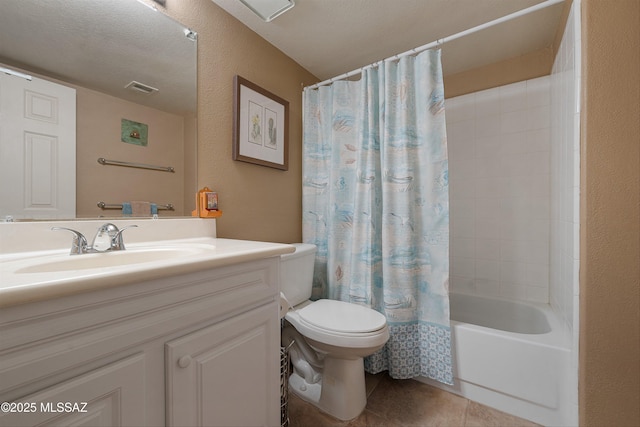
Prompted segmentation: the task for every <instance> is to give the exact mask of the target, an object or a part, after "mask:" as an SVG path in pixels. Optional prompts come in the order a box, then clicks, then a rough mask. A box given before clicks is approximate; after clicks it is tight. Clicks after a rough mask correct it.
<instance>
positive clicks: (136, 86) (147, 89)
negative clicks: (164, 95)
mask: <svg viewBox="0 0 640 427" xmlns="http://www.w3.org/2000/svg"><path fill="white" fill-rule="evenodd" d="M125 89H130V90H135V91H137V92H142V93H145V94H147V95H149V94H152V93H154V92H157V91H158V89H156V88H155V87H151V86H148V85H145V84H142V83H140V82H137V81H135V80H134V81H132V82H131V83H129V84H128V85H126V86H125Z"/></svg>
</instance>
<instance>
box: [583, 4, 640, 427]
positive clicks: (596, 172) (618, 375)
mask: <svg viewBox="0 0 640 427" xmlns="http://www.w3.org/2000/svg"><path fill="white" fill-rule="evenodd" d="M582 23H583V30H582V49H583V53H582V55H583V67H582V73H583V74H582V75H583V78H584V80H583V93H582V103H583V107H582V112H583V114H582V143H581V145H582V147H581V156H582V159H581V163H582V165H581V169H582V173H581V192H582V197H581V206H580V212H581V217H580V222H581V233H580V240H581V245H580V260H581V262H580V361H579V363H580V368H579V369H580V378H579V390H580V397H579V399H580V400H579V405H580V409H579V411H580V424H581V425H584V426H639V425H640V2H639V1H638V0H616V1H605V0H582Z"/></svg>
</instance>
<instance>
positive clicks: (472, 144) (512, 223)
mask: <svg viewBox="0 0 640 427" xmlns="http://www.w3.org/2000/svg"><path fill="white" fill-rule="evenodd" d="M550 85H551V79H550V77H542V78H539V79H534V80H528V81H524V82H519V83H515V84H511V85H508V86H503V87H499V88H494V89H489V90H485V91H481V92H476V93H473V94H469V95H463V96H459V97H456V98H450V99H447V101H446V114H447V132H448V144H449V180H450V204H451V230H452V232H451V236H452V238H451V287H452V290H454V291H457V292H465V293H475V294H482V295H489V296H491V295H494V296H500V297H505V298H510V299H519V300H529V301H536V302H548V301H549V230H550V220H551V217H550V205H551V201H550V194H551V192H550V189H549V186H550V173H551V163H550V152H551V151H550V150H551V95H550V89H551V88H550Z"/></svg>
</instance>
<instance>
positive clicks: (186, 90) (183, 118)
mask: <svg viewBox="0 0 640 427" xmlns="http://www.w3.org/2000/svg"><path fill="white" fill-rule="evenodd" d="M0 40H1V41H2V42H1V43H0V66H1V67H5V68H8V69H12V70H17V71H21V72H23V73H26V74H29V75H32V76H33V77H36V78H41V79H44V80H46V81H52V82H54V83H59V84H61V85H63V86H69V87H71V88H73V89H74V90H75V91H76V106H75V118H76V125H75V129H76V132H75V144H76V150H75V201H74V202H73V203H74V204H75V206H71V207H69V210H68V211H70V212H75V213H72V214H70V215H68V217H66V218H63V217H61V216H60V215H57V214H56V213H55V212H53V211H51V212H52V213H51V214H47V210H46V209H45V210H44V212H36V213H35V214H34V215H33V216H30V215H29V212H28V209H27V211H26V213H25V212H23V213H20V212H13V208H11V207H8V206H6V204H5V201H4V199H1V198H0V220H2V219H4V218H5V216H7V215H12V216H13V217H14V218H15V219H17V220H23V219H77V218H96V217H99V216H105V217H117V216H121V215H122V211H120V210H118V209H117V208H115V209H104V208H101V207H99V206H98V204H99V202H103V203H105V204H106V205H107V206H112V207H113V206H114V205H115V206H116V207H117V206H119V205H121V204H122V203H125V202H128V201H132V200H135V201H148V202H151V203H156V204H157V205H158V206H159V207H164V206H165V205H169V204H170V205H172V207H173V209H169V210H165V209H160V210H159V212H158V213H159V216H160V217H163V216H182V215H189V214H190V211H191V209H192V206H191V205H192V204H193V203H192V199H193V198H194V197H193V195H194V194H195V192H196V186H197V183H196V94H197V82H196V77H197V76H196V66H197V63H196V62H197V56H196V53H197V34H196V33H194V32H193V31H191V30H189V29H188V28H185V27H184V26H183V25H181V24H180V23H178V22H176V21H174V20H173V19H171V18H170V17H168V16H167V15H165V14H164V13H162V12H161V11H159V10H156V8H155V7H154V6H153V2H151V1H147V0H145V1H144V2H142V1H139V0H112V1H104V0H47V1H42V0H2V2H0ZM11 77H12V78H14V76H11ZM4 82H5V83H3V84H6V82H7V80H6V79H5V80H4ZM11 83H12V82H11ZM0 96H2V93H1V92H0ZM4 96H5V97H6V96H7V91H6V90H5V91H4ZM131 122H133V123H135V124H137V126H140V127H142V128H144V130H145V131H147V135H142V136H143V137H144V136H146V137H147V138H146V141H144V142H145V143H146V144H143V143H142V141H140V139H141V138H140V134H139V133H138V131H137V130H135V132H134V131H131V133H130V134H129V133H128V132H129V130H127V129H126V126H125V125H130V123H131ZM125 130H126V132H127V136H128V135H131V136H132V137H136V139H132V140H131V141H128V142H124V140H126V139H130V138H125V135H124V133H123V132H125ZM7 139H8V138H6V137H5V138H4V139H3V140H2V141H1V142H2V146H0V157H4V158H5V159H6V160H5V162H6V161H12V162H13V163H16V164H17V163H20V162H23V161H24V160H23V159H17V158H16V159H9V157H10V156H11V155H12V154H10V150H7V149H6V148H5V147H6V145H7V144H6V143H7V141H6V140H7ZM3 148H5V149H4V150H3ZM69 157H72V156H69ZM99 158H106V159H108V160H115V161H118V162H130V163H135V164H143V165H157V166H167V167H172V168H173V169H174V171H173V172H162V171H156V170H151V169H142V168H135V167H122V166H113V165H102V164H100V163H98V159H99ZM58 169H60V168H58ZM68 169H73V167H69V168H68ZM43 173H44V172H42V173H41V174H43ZM17 175H18V174H14V175H11V176H12V177H13V176H17ZM51 176H53V175H51ZM3 180H4V179H3ZM53 180H54V179H51V180H50V181H53ZM53 185H54V184H52V186H53ZM2 186H8V185H7V183H6V182H3V183H2ZM69 187H70V186H69ZM66 190H67V187H63V188H58V189H57V192H58V193H61V192H64V191H66ZM25 191H26V190H25ZM54 198H55V197H54ZM72 199H73V198H72ZM54 203H55V201H54Z"/></svg>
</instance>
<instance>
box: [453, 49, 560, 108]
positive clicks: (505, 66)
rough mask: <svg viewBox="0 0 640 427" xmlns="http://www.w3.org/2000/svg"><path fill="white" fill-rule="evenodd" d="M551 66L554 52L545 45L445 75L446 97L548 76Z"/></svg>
mask: <svg viewBox="0 0 640 427" xmlns="http://www.w3.org/2000/svg"><path fill="white" fill-rule="evenodd" d="M445 49H446V47H445ZM552 66H553V51H552V49H551V48H545V49H540V50H537V51H535V52H531V53H528V54H526V55H522V56H518V57H516V58H509V59H506V60H504V61H500V62H496V63H494V64H489V65H486V66H484V67H480V68H474V69H473V70H468V71H463V72H461V73H457V74H452V75H449V76H444V79H443V80H444V92H445V98H453V97H454V96H460V95H465V94H467V93H472V92H477V91H480V90H485V89H491V88H494V87H498V86H504V85H508V84H511V83H516V82H521V81H524V80H529V79H535V78H536V77H542V76H548V75H549V73H551V67H552Z"/></svg>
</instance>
